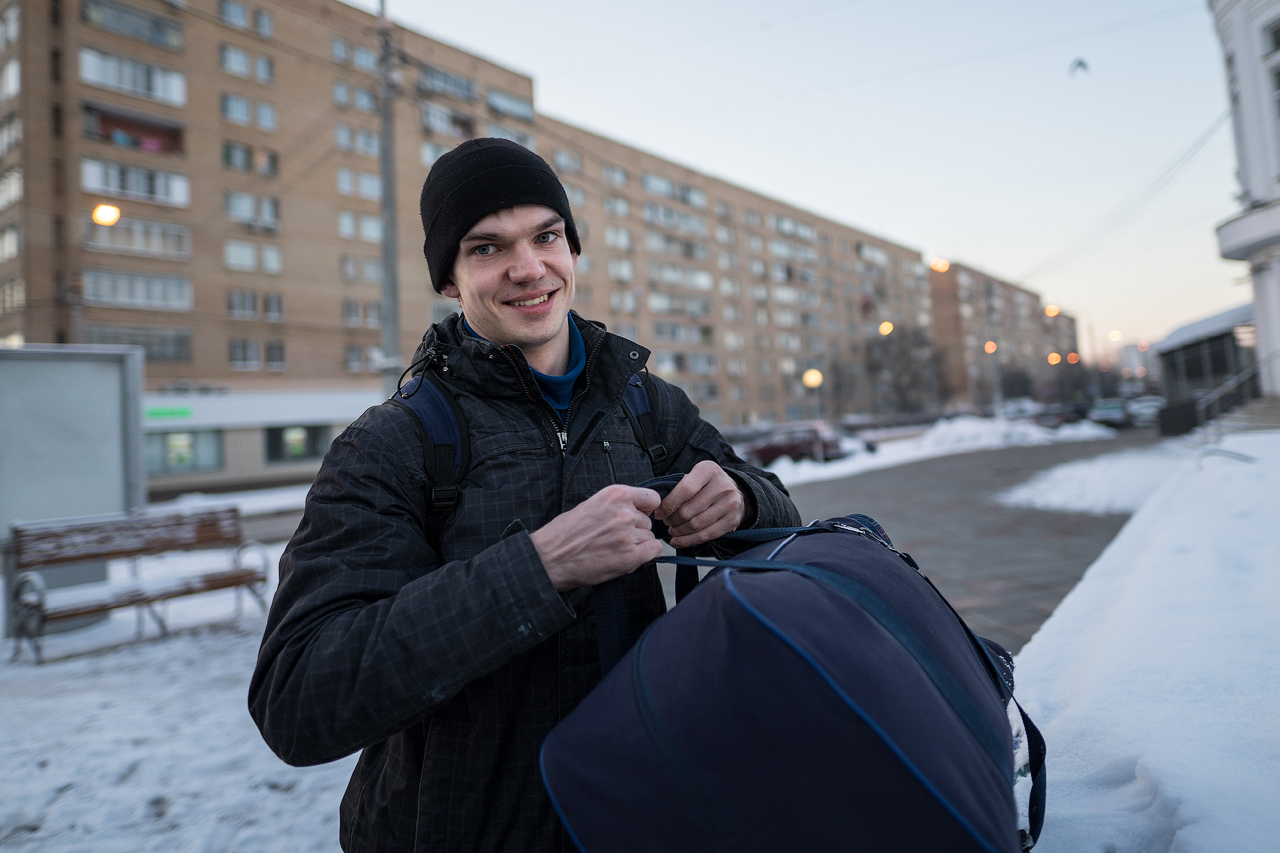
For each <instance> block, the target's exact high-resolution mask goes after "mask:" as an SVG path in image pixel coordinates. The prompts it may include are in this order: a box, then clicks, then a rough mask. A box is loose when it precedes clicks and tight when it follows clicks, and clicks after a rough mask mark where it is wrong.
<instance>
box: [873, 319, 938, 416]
mask: <svg viewBox="0 0 1280 853" xmlns="http://www.w3.org/2000/svg"><path fill="white" fill-rule="evenodd" d="M938 365H939V357H938V353H937V351H936V348H935V347H934V346H933V341H932V340H931V339H930V338H929V335H928V334H926V333H925V331H924V330H923V329H913V328H901V327H899V328H896V329H894V330H893V331H892V332H891V333H890V334H888V335H885V336H883V337H881V338H880V339H879V340H873V341H868V342H867V373H868V374H869V377H870V378H871V380H872V387H873V388H877V389H878V392H879V393H881V394H887V395H888V397H889V399H888V400H878V401H876V402H877V403H885V402H888V403H890V404H891V405H892V407H893V410H894V411H896V412H919V411H923V410H925V409H926V408H932V407H935V406H936V405H937V403H938ZM877 408H878V406H877Z"/></svg>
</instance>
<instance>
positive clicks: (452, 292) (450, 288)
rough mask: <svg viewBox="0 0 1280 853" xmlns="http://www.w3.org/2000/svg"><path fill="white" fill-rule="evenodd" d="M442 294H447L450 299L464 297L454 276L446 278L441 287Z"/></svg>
mask: <svg viewBox="0 0 1280 853" xmlns="http://www.w3.org/2000/svg"><path fill="white" fill-rule="evenodd" d="M440 295H441V296H447V297H449V298H450V299H461V298H462V292H461V291H460V290H458V285H456V284H454V282H453V279H452V278H450V279H448V280H446V281H445V283H444V286H443V287H441V288H440Z"/></svg>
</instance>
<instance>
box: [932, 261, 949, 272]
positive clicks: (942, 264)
mask: <svg viewBox="0 0 1280 853" xmlns="http://www.w3.org/2000/svg"><path fill="white" fill-rule="evenodd" d="M929 269H931V270H933V271H934V272H946V271H947V270H949V269H951V261H948V260H947V259H946V258H934V259H933V260H932V261H930V262H929Z"/></svg>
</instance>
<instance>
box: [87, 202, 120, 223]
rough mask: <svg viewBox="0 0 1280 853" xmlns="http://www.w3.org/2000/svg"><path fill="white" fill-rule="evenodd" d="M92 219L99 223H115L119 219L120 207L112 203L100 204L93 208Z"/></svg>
mask: <svg viewBox="0 0 1280 853" xmlns="http://www.w3.org/2000/svg"><path fill="white" fill-rule="evenodd" d="M93 221H94V222H96V223H97V224H99V225H107V226H111V225H115V224H116V223H117V222H119V221H120V208H118V207H116V206H115V205H114V204H100V205H98V206H97V207H95V208H94V209H93Z"/></svg>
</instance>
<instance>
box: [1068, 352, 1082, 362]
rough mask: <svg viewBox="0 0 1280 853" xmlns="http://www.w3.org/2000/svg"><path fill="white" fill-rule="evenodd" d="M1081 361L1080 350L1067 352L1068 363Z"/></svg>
mask: <svg viewBox="0 0 1280 853" xmlns="http://www.w3.org/2000/svg"><path fill="white" fill-rule="evenodd" d="M1079 363H1080V353H1078V352H1069V353H1067V364H1079Z"/></svg>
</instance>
